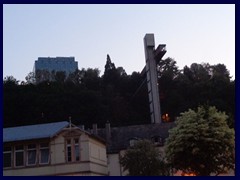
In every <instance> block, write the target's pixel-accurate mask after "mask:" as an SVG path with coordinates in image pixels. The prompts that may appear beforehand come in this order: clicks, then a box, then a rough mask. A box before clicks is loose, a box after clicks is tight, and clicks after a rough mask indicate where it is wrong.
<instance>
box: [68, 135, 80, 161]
mask: <svg viewBox="0 0 240 180" xmlns="http://www.w3.org/2000/svg"><path fill="white" fill-rule="evenodd" d="M66 159H67V162H75V161H80V148H79V138H72V139H67V140H66Z"/></svg>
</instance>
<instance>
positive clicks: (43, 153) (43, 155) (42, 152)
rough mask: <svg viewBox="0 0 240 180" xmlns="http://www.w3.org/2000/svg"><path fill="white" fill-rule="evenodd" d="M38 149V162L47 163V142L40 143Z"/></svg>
mask: <svg viewBox="0 0 240 180" xmlns="http://www.w3.org/2000/svg"><path fill="white" fill-rule="evenodd" d="M39 150H40V153H39V164H48V163H49V144H48V143H41V144H40V148H39Z"/></svg>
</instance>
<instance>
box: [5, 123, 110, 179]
mask: <svg viewBox="0 0 240 180" xmlns="http://www.w3.org/2000/svg"><path fill="white" fill-rule="evenodd" d="M3 143H4V149H3V175H4V176H46V175H48V176H52V175H64V176H65V175H67V176H91V175H107V157H106V143H105V141H104V140H102V139H101V138H99V137H96V136H95V135H93V134H90V133H89V132H87V131H84V130H83V129H80V128H78V127H76V126H74V125H72V124H70V123H68V122H65V121H64V122H56V123H48V124H39V125H29V126H20V127H11V128H4V129H3Z"/></svg>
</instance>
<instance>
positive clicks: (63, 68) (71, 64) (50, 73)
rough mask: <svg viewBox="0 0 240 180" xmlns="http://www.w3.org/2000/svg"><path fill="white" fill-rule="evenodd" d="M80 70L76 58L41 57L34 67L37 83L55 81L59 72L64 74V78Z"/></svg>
mask: <svg viewBox="0 0 240 180" xmlns="http://www.w3.org/2000/svg"><path fill="white" fill-rule="evenodd" d="M77 69H78V62H77V61H75V58H74V57H39V58H38V60H36V61H35V63H34V66H33V73H34V75H35V78H36V83H39V82H42V81H54V80H55V78H54V76H55V75H56V73H57V72H63V73H64V77H65V78H66V77H68V76H69V74H70V73H73V72H75V71H76V70H77Z"/></svg>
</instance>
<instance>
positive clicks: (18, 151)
mask: <svg viewBox="0 0 240 180" xmlns="http://www.w3.org/2000/svg"><path fill="white" fill-rule="evenodd" d="M15 166H16V167H19V166H24V149H23V146H22V145H21V146H16V147H15Z"/></svg>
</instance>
